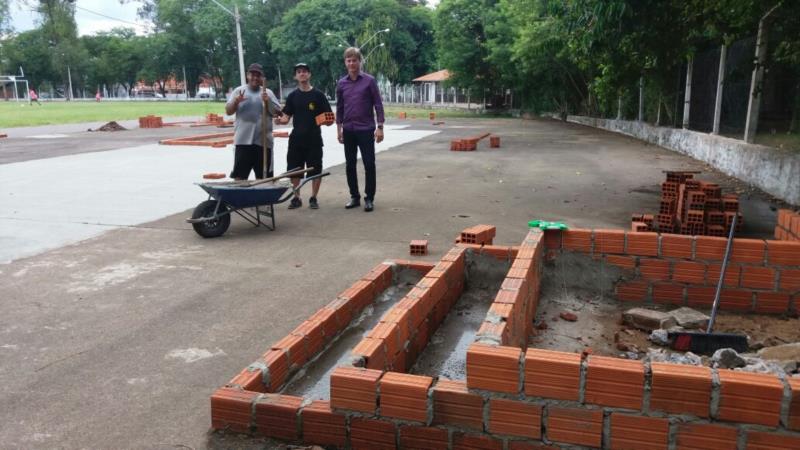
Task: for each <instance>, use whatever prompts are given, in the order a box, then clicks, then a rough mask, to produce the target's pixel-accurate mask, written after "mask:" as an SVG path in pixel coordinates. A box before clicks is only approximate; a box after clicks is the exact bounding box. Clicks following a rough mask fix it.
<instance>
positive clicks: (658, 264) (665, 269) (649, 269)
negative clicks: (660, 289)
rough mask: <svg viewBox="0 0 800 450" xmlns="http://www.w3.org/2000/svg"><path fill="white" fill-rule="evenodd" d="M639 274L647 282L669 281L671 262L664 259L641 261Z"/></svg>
mask: <svg viewBox="0 0 800 450" xmlns="http://www.w3.org/2000/svg"><path fill="white" fill-rule="evenodd" d="M639 273H641V274H642V278H644V279H646V280H654V281H659V280H669V261H667V260H664V259H641V260H639Z"/></svg>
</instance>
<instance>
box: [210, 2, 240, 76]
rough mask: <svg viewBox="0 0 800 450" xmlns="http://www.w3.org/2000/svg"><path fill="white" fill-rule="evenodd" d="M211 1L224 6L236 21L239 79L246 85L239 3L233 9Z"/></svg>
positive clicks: (221, 6) (222, 6)
mask: <svg viewBox="0 0 800 450" xmlns="http://www.w3.org/2000/svg"><path fill="white" fill-rule="evenodd" d="M211 1H212V2H214V4H215V5H217V6H219V7H220V8H222V9H223V10H224V11H225V12H226V13H228V14H230V15H231V16H233V21H234V22H236V46H237V47H238V49H239V79H240V81H241V82H242V86H244V85H245V83H247V79H246V78H245V73H244V50H242V27H241V25H240V22H241V16H239V5H237V4H234V5H233V11H231V10H230V9H228V8H226V7H225V6H224V5H223V4H222V3H220V2H218V1H217V0H211Z"/></svg>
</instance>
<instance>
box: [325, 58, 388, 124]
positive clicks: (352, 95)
mask: <svg viewBox="0 0 800 450" xmlns="http://www.w3.org/2000/svg"><path fill="white" fill-rule="evenodd" d="M373 108H374V109H375V113H376V114H377V116H378V123H383V119H384V118H383V102H382V101H381V94H380V92H379V91H378V82H377V81H375V78H374V77H373V76H372V75H369V74H367V73H364V72H359V74H358V77H357V78H356V79H355V81H354V80H352V79H350V75H349V74H348V75H345V76H344V77H343V78H342V79H340V80H339V82H338V83H336V122H337V123H339V124H341V125H342V128H343V129H345V130H347V131H372V130H374V129H375V116H373V114H372V110H373Z"/></svg>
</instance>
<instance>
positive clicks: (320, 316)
mask: <svg viewBox="0 0 800 450" xmlns="http://www.w3.org/2000/svg"><path fill="white" fill-rule="evenodd" d="M308 321H309V322H318V323H319V324H320V325H321V326H322V334H323V335H324V336H325V338H326V341H329V340H330V339H331V338H333V337H334V336H336V335H337V334H338V333H339V331H341V330H342V329H344V327H339V324H338V322H337V319H336V312H335V311H333V310H332V309H328V308H320V309H319V310H317V312H315V313H314V314H312V315H311V317H309V318H308Z"/></svg>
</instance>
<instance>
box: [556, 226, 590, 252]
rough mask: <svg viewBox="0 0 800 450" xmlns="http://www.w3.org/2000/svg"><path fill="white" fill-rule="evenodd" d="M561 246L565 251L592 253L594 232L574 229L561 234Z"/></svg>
mask: <svg viewBox="0 0 800 450" xmlns="http://www.w3.org/2000/svg"><path fill="white" fill-rule="evenodd" d="M561 245H562V246H563V247H564V249H565V250H572V251H576V252H584V253H591V252H592V230H583V229H577V228H576V229H572V230H564V231H562V232H561Z"/></svg>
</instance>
